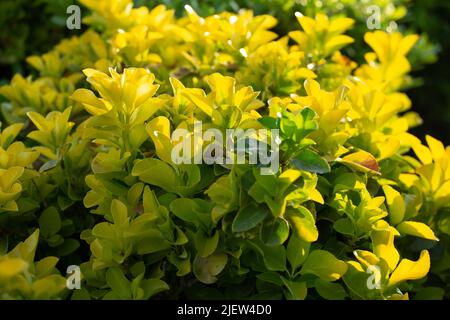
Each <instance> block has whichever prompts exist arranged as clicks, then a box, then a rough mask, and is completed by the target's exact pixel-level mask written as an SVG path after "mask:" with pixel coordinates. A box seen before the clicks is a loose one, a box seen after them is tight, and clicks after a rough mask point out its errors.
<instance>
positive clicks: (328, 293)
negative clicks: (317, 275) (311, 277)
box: [314, 279, 347, 300]
mask: <svg viewBox="0 0 450 320" xmlns="http://www.w3.org/2000/svg"><path fill="white" fill-rule="evenodd" d="M314 287H315V288H316V291H317V293H318V294H319V295H320V296H321V297H322V298H324V299H327V300H344V298H345V297H346V296H347V293H346V292H345V289H344V288H343V287H342V286H341V285H340V284H339V283H334V282H328V281H325V280H322V279H316V281H315V282H314Z"/></svg>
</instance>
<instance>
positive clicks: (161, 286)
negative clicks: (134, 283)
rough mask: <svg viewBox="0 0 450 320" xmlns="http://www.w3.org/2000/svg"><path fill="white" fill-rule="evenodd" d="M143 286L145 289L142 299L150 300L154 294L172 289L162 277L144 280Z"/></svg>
mask: <svg viewBox="0 0 450 320" xmlns="http://www.w3.org/2000/svg"><path fill="white" fill-rule="evenodd" d="M141 288H142V289H143V290H144V296H143V297H142V300H148V299H149V298H151V297H153V296H154V295H156V294H158V293H160V292H163V291H167V290H169V289H170V287H169V285H168V284H167V283H165V282H164V281H162V280H160V279H146V280H142V282H141Z"/></svg>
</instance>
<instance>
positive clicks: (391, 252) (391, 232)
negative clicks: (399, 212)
mask: <svg viewBox="0 0 450 320" xmlns="http://www.w3.org/2000/svg"><path fill="white" fill-rule="evenodd" d="M395 233H396V231H395V229H394V228H391V227H390V228H388V229H387V230H372V233H371V238H372V245H373V253H374V254H375V255H376V256H377V257H379V258H382V259H384V261H386V263H387V264H388V266H389V269H390V270H394V269H395V267H396V266H397V263H398V260H399V259H400V254H399V253H398V251H397V249H396V248H395V246H394V237H395Z"/></svg>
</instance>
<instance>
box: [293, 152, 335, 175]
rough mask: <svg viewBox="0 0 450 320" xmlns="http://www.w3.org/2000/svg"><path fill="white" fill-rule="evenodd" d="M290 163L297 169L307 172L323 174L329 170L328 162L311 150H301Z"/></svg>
mask: <svg viewBox="0 0 450 320" xmlns="http://www.w3.org/2000/svg"><path fill="white" fill-rule="evenodd" d="M291 162H292V164H293V165H294V167H296V168H297V169H299V170H304V171H308V172H313V173H319V174H324V173H327V172H330V170H331V169H330V165H329V164H328V162H327V161H326V160H325V159H324V158H322V157H321V156H319V155H318V154H317V153H316V152H314V151H311V150H302V151H301V152H300V153H299V154H298V155H297V156H296V157H295V158H294V159H292V160H291Z"/></svg>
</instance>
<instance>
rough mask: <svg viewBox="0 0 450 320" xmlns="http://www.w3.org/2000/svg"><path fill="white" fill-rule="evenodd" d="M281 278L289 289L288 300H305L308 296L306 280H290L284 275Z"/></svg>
mask: <svg viewBox="0 0 450 320" xmlns="http://www.w3.org/2000/svg"><path fill="white" fill-rule="evenodd" d="M281 280H282V281H283V283H284V285H285V286H286V288H287V289H288V291H289V294H288V295H287V299H288V300H304V299H305V298H306V294H307V293H308V289H307V286H306V282H304V281H303V282H298V281H290V280H287V279H286V278H284V277H281Z"/></svg>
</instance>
